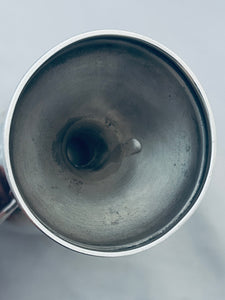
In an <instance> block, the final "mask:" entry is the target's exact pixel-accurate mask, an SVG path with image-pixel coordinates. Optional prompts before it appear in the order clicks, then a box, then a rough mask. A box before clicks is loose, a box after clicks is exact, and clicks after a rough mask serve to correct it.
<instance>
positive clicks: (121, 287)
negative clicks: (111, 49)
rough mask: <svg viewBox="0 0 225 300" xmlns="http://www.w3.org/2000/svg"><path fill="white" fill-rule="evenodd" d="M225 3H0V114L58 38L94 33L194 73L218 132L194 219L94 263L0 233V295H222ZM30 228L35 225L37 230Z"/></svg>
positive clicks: (44, 241)
mask: <svg viewBox="0 0 225 300" xmlns="http://www.w3.org/2000/svg"><path fill="white" fill-rule="evenodd" d="M224 12H225V2H224V1H223V0H221V1H217V0H214V1H209V0H205V1H201V0H198V1H197V0H195V1H194V0H189V1H182V0H177V1H175V0H170V1H169V0H168V1H166V0H165V1H161V0H159V1H137V0H136V1H132V0H130V1H122V0H121V1H118V0H114V1H107V0H105V1H85V0H83V1H56V0H55V1H49V0H46V1H40V0H39V1H25V0H20V1H16V0H15V1H10V0H8V1H3V0H1V1H0V39H1V43H0V83H1V84H0V99H1V100H0V101H1V102H0V103H1V107H0V117H1V118H2V117H3V112H4V111H5V110H6V109H7V107H8V104H9V102H10V99H11V97H12V95H13V92H14V90H15V88H16V86H17V84H18V83H19V81H20V79H21V78H22V76H23V75H24V73H25V72H26V71H27V70H28V69H29V67H30V66H31V65H32V64H33V62H34V61H36V60H37V59H38V58H39V57H40V56H41V55H42V54H43V53H45V52H46V51H47V50H49V49H50V48H52V47H53V46H55V45H56V44H58V43H59V42H61V41H63V40H65V39H67V38H69V37H71V36H74V35H77V34H80V33H83V32H86V31H90V30H96V29H122V30H128V31H133V32H136V33H140V34H143V35H146V36H148V37H151V38H153V39H155V40H157V41H158V42H160V43H162V44H164V45H165V46H167V47H168V48H170V49H171V50H173V51H174V52H175V53H177V54H178V55H179V56H180V57H181V58H182V59H183V60H184V61H185V62H186V63H187V65H188V66H189V67H190V68H191V69H192V71H193V72H194V73H195V74H196V75H197V77H198V79H199V81H200V82H201V84H202V85H203V88H204V89H205V91H206V93H207V96H208V98H209V101H210V104H211V107H212V110H213V113H214V117H215V121H216V128H217V160H216V165H215V168H214V173H213V177H212V181H211V184H210V187H209V189H208V191H207V193H206V195H205V197H204V199H203V201H202V204H201V205H200V207H199V209H198V210H197V212H196V213H195V214H194V216H193V217H192V218H191V219H190V220H189V221H188V222H187V223H186V224H185V225H184V226H183V227H182V228H181V229H180V230H179V231H178V232H176V233H175V234H174V235H173V236H172V237H170V238H169V239H167V240H166V241H165V242H163V243H162V244H160V245H158V246H156V247H154V248H153V249H150V250H148V251H146V252H143V253H140V254H137V255H134V256H129V257H123V258H113V259H109V258H107V259H106V258H95V257H88V256H85V255H81V254H78V253H74V252H72V251H69V250H67V249H64V248H63V247H61V246H59V245H57V244H56V243H54V242H53V241H51V240H50V239H48V238H47V237H45V236H44V235H43V234H41V233H39V232H38V231H37V230H36V229H33V230H31V232H29V230H27V231H23V227H22V225H17V226H16V225H13V224H12V223H10V222H9V221H8V222H6V223H4V224H3V225H2V226H1V227H0V299H1V300H14V299H17V300H36V299H54V300H58V299H66V300H67V299H76V300H80V299H81V300H86V299H87V300H89V299H90V300H92V299H100V300H101V299H104V300H111V299H113V300H114V299H119V300H120V299H121V300H148V299H152V300H164V299H167V300H168V299H172V300H188V299H191V300H192V299H198V300H208V299H209V300H211V299H212V300H223V299H225V199H224V196H225V170H224V168H225V134H224V129H225V119H224V114H225V17H224ZM31 226H33V225H31Z"/></svg>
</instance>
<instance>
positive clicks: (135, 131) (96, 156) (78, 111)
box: [9, 34, 211, 253]
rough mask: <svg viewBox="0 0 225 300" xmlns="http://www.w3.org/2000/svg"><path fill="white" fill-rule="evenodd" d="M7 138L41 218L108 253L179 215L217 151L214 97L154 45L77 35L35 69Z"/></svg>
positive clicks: (154, 234) (145, 239) (60, 233)
mask: <svg viewBox="0 0 225 300" xmlns="http://www.w3.org/2000/svg"><path fill="white" fill-rule="evenodd" d="M9 146H10V148H9V150H10V153H9V154H10V162H11V166H12V172H13V176H14V179H15V182H16V185H17V188H18V191H19V193H20V195H21V197H22V199H23V201H24V203H23V205H26V207H27V209H29V211H30V212H31V213H32V215H33V217H34V219H37V220H38V221H39V222H40V223H41V224H42V225H43V227H45V228H46V230H47V231H49V232H51V233H52V234H54V235H56V236H57V237H59V239H61V240H64V241H66V242H67V245H68V244H71V245H75V246H77V247H80V249H88V250H90V251H98V252H99V253H101V252H121V251H129V249H134V248H138V247H141V246H143V245H146V244H150V243H152V242H153V241H155V240H157V239H159V238H160V237H161V236H163V235H164V234H165V233H166V232H168V231H169V230H171V228H173V227H174V226H176V224H177V223H178V222H179V221H180V220H181V219H182V218H183V217H184V216H185V215H186V214H187V213H188V211H189V210H190V209H191V207H192V206H193V205H194V204H195V203H196V201H197V199H198V196H199V194H200V193H201V191H202V188H203V186H204V183H205V180H206V177H207V174H208V169H209V164H210V159H211V136H210V125H209V123H208V119H207V113H206V110H205V106H204V99H203V98H202V96H201V94H200V93H199V91H198V90H197V88H196V87H195V85H194V84H193V82H192V79H191V78H190V77H189V76H188V75H187V74H186V73H185V70H183V69H182V67H181V66H179V65H178V63H177V62H176V61H175V60H173V58H172V57H170V56H169V55H167V54H166V53H165V52H164V51H162V50H161V49H160V48H158V47H156V46H155V45H151V44H149V43H147V42H145V41H141V40H138V39H136V38H132V37H128V36H127V37H126V36H119V35H118V36H117V35H110V34H108V35H107V34H106V35H102V36H101V35H100V36H93V37H89V38H85V39H82V40H80V41H76V42H74V43H71V44H69V45H68V46H66V47H64V48H63V49H61V50H59V51H57V52H56V53H55V54H54V55H53V56H52V57H50V58H49V59H48V60H47V61H46V62H45V63H43V64H42V65H41V66H40V67H39V68H38V69H37V70H36V71H35V72H34V74H33V75H32V77H31V78H30V80H29V81H28V82H27V84H26V85H25V86H24V88H23V90H22V92H21V94H20V96H19V97H18V99H17V103H16V106H15V109H14V113H13V116H12V123H11V127H10V137H9ZM71 248H72V246H71Z"/></svg>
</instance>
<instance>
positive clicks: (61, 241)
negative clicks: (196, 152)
mask: <svg viewBox="0 0 225 300" xmlns="http://www.w3.org/2000/svg"><path fill="white" fill-rule="evenodd" d="M104 35H111V36H118V37H128V38H129V37H130V38H133V39H136V40H140V41H142V42H145V43H147V44H150V45H151V46H154V47H155V48H156V49H158V50H160V51H161V52H163V53H164V54H165V55H166V56H167V57H169V58H170V59H171V60H172V61H173V62H174V63H175V64H176V65H178V66H179V67H180V68H181V70H182V71H183V72H184V73H185V75H186V76H187V77H188V78H189V80H190V81H191V83H192V84H193V86H194V87H195V89H196V90H197V92H198V94H199V96H200V97H201V99H202V105H203V107H204V109H205V114H206V118H207V120H208V123H209V130H210V134H211V141H210V142H211V157H210V161H209V167H208V173H207V175H206V179H205V182H204V184H203V187H202V190H201V191H200V194H199V196H198V198H197V199H196V201H195V203H194V204H193V206H192V207H191V208H190V209H189V211H187V213H186V214H185V215H184V216H183V217H182V219H181V220H179V221H178V223H177V224H175V225H174V226H173V227H172V228H171V229H170V230H169V231H167V232H166V233H165V234H164V235H162V236H161V237H159V238H158V239H156V240H154V241H152V242H149V243H148V244H145V245H141V246H140V247H138V246H136V248H134V249H132V248H130V249H127V250H122V251H120V250H118V251H114V252H113V251H112V252H106V251H95V250H91V249H86V248H82V247H79V246H76V245H74V244H72V243H70V242H68V241H66V240H64V239H62V238H60V237H59V236H57V235H56V234H54V233H53V232H52V231H50V230H49V229H48V228H47V227H45V226H44V225H43V224H42V223H41V222H40V221H39V220H38V218H37V217H36V216H35V215H34V214H33V213H32V212H31V210H30V209H29V207H28V206H27V204H26V203H25V201H24V200H23V198H22V195H21V194H20V192H19V189H18V187H17V185H16V182H15V179H14V176H13V172H12V166H11V161H10V155H9V138H10V125H11V121H12V118H13V113H14V109H15V106H16V104H17V101H18V99H19V96H20V94H21V92H22V90H23V88H24V87H25V85H26V83H27V82H28V80H29V79H30V78H31V76H32V75H33V74H34V73H35V72H36V71H37V70H38V68H39V67H40V66H41V65H42V64H43V63H44V62H46V61H47V60H48V59H49V58H50V57H51V56H53V55H54V54H55V53H56V52H58V51H59V50H61V49H63V48H64V47H66V46H68V45H70V44H72V43H75V42H77V41H80V40H83V39H87V38H91V37H96V36H104ZM215 148H216V132H215V123H214V118H213V114H212V111H211V108H210V105H209V102H208V99H207V96H206V94H205V92H204V90H203V88H202V87H201V85H200V83H199V82H198V80H197V78H196V76H195V75H194V74H193V72H192V71H191V70H190V69H189V68H188V66H187V65H186V64H185V63H184V62H183V61H182V60H181V59H180V58H179V57H178V56H177V55H176V54H175V53H173V52H172V51H171V50H169V49H168V48H167V47H165V46H164V45H162V44H160V43H158V42H156V41H154V40H152V39H151V38H148V37H145V36H142V35H140V34H136V33H132V32H128V31H121V30H98V31H92V32H87V33H84V34H80V35H78V36H75V37H72V38H70V39H68V40H66V41H64V42H62V43H60V44H58V45H57V46H55V47H54V48H52V49H51V50H50V51H48V52H47V53H46V54H44V55H43V56H42V57H41V58H40V59H39V60H38V61H37V62H36V63H35V64H34V65H33V66H32V67H31V68H30V70H29V71H28V72H27V73H26V74H25V76H24V77H23V79H22V80H21V82H20V83H19V85H18V87H17V89H16V91H15V93H14V96H13V98H12V101H11V104H10V107H9V110H8V113H7V117H6V121H5V128H4V163H5V169H6V176H7V179H8V181H9V184H10V187H11V189H12V192H13V194H14V196H15V198H16V199H17V201H18V203H19V205H20V207H21V208H22V209H23V210H24V211H25V213H26V214H27V216H28V217H29V219H30V220H31V221H32V222H33V223H34V224H35V225H36V226H37V227H38V228H39V229H40V230H41V231H42V232H43V233H45V234H46V235H47V236H49V237H50V238H52V239H53V240H54V241H56V242H58V243H59V244H61V245H63V246H65V247H66V248H69V249H72V250H75V251H77V252H80V253H83V254H89V255H94V256H104V257H117V256H124V255H130V254H135V253H138V252H141V251H143V250H146V249H149V248H151V247H153V246H155V245H157V244H159V243H160V242H162V241H164V240H165V239H166V238H168V237H169V236H170V235H171V234H172V233H174V232H175V231H176V230H177V229H178V228H180V226H182V225H183V224H184V223H185V222H186V220H187V219H188V218H189V217H190V216H191V215H192V214H193V212H194V211H195V210H196V208H197V207H198V205H199V203H200V202H201V200H202V198H203V196H204V194H205V192H206V190H207V188H208V186H209V182H210V179H211V175H212V168H213V165H214V161H215V152H216V149H215Z"/></svg>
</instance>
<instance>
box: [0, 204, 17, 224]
mask: <svg viewBox="0 0 225 300" xmlns="http://www.w3.org/2000/svg"><path fill="white" fill-rule="evenodd" d="M17 208H18V204H17V202H16V200H15V199H12V200H10V202H9V203H7V204H6V205H5V207H3V208H2V209H1V210H0V224H2V223H3V222H4V221H5V220H6V219H7V218H8V217H9V216H10V215H11V214H12V213H13V212H14V211H15V210H16V209H17Z"/></svg>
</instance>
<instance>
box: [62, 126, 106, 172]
mask: <svg viewBox="0 0 225 300" xmlns="http://www.w3.org/2000/svg"><path fill="white" fill-rule="evenodd" d="M106 150H107V145H106V143H105V141H104V139H103V138H102V137H101V136H100V134H99V133H98V132H96V130H95V129H93V128H76V129H74V130H73V131H72V132H71V133H70V135H69V137H68V139H67V141H66V148H65V152H66V156H67V159H68V161H69V162H70V163H71V164H72V165H73V166H74V167H75V168H78V169H96V168H98V167H99V166H100V165H102V162H103V158H104V157H105V154H106Z"/></svg>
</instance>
